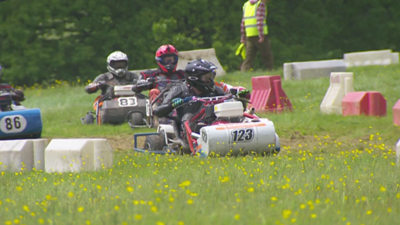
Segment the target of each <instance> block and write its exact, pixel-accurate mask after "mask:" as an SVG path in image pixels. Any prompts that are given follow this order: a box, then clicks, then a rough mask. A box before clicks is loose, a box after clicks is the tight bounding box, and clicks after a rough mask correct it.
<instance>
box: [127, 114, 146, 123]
mask: <svg viewBox="0 0 400 225" xmlns="http://www.w3.org/2000/svg"><path fill="white" fill-rule="evenodd" d="M128 120H129V121H130V124H132V125H143V123H144V122H143V115H142V114H141V113H138V112H134V113H131V114H130V115H129V116H128Z"/></svg>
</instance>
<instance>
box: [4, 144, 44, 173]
mask: <svg viewBox="0 0 400 225" xmlns="http://www.w3.org/2000/svg"><path fill="white" fill-rule="evenodd" d="M47 143H48V141H47V140H46V139H21V140H7V141H0V171H11V172H18V171H21V169H22V168H24V170H26V171H30V170H32V169H33V168H35V169H37V170H43V169H44V149H45V148H46V145H47Z"/></svg>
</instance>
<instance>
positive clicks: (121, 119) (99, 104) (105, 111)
mask: <svg viewBox="0 0 400 225" xmlns="http://www.w3.org/2000/svg"><path fill="white" fill-rule="evenodd" d="M132 86H133V85H115V86H113V85H110V84H109V87H108V88H109V90H108V91H107V93H106V94H105V95H101V96H99V97H98V98H97V99H96V100H95V102H94V104H93V106H94V109H95V111H94V112H92V111H89V112H87V114H86V115H85V116H84V117H82V118H81V122H82V124H93V123H95V121H96V123H97V124H98V125H101V124H113V125H118V124H122V123H126V122H128V123H129V124H130V126H131V127H132V128H134V127H148V126H149V124H148V122H147V117H148V116H149V100H148V99H146V98H144V97H143V96H141V95H137V94H136V93H135V92H133V91H132Z"/></svg>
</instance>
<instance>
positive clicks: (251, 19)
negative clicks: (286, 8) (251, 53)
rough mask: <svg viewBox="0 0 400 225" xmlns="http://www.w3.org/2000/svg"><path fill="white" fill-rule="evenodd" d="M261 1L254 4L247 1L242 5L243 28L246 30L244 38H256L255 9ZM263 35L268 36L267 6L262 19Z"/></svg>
mask: <svg viewBox="0 0 400 225" xmlns="http://www.w3.org/2000/svg"><path fill="white" fill-rule="evenodd" d="M260 2H261V1H258V2H257V3H256V4H250V1H247V2H246V3H244V5H243V15H244V27H245V29H246V36H247V37H253V36H258V30H257V17H256V13H257V8H258V6H259V5H260ZM263 24H264V35H267V34H268V26H267V6H266V5H265V19H264V22H263Z"/></svg>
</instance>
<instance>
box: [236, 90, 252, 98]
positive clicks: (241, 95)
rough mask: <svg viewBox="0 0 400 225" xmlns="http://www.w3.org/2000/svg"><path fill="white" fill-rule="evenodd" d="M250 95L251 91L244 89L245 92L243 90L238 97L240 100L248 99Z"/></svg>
mask: <svg viewBox="0 0 400 225" xmlns="http://www.w3.org/2000/svg"><path fill="white" fill-rule="evenodd" d="M248 94H250V91H249V90H246V89H243V90H241V91H239V92H238V93H237V96H238V97H239V98H246V97H248Z"/></svg>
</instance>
